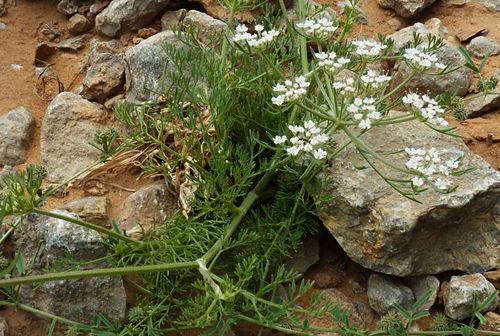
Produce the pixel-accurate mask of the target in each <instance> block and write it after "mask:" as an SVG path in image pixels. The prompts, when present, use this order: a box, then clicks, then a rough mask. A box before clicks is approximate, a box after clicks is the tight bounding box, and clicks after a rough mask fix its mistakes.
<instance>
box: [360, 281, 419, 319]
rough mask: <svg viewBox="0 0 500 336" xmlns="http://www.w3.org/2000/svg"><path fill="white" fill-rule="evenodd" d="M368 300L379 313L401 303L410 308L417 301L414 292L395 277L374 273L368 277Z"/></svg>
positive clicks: (384, 312) (383, 312)
mask: <svg viewBox="0 0 500 336" xmlns="http://www.w3.org/2000/svg"><path fill="white" fill-rule="evenodd" d="M368 302H369V303H370V307H372V309H373V310H375V311H376V312H377V313H379V314H381V315H384V314H386V313H387V312H389V311H390V310H392V309H393V305H394V304H396V303H397V304H399V305H401V306H403V307H404V308H406V309H409V308H410V307H411V305H412V304H413V303H414V302H415V298H414V296H413V292H412V291H411V289H410V288H408V287H406V286H405V285H403V283H402V282H401V281H399V280H398V279H396V278H393V277H387V276H383V275H379V274H372V275H370V278H369V279H368Z"/></svg>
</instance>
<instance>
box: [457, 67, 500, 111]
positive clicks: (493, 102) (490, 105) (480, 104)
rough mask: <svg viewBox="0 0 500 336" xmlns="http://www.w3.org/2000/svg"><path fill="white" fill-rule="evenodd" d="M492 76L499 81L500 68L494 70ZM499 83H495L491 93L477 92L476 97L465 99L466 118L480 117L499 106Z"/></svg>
mask: <svg viewBox="0 0 500 336" xmlns="http://www.w3.org/2000/svg"><path fill="white" fill-rule="evenodd" d="M493 77H495V78H497V80H498V81H499V82H500V70H497V71H495V73H494V74H493ZM499 89H500V84H497V86H496V88H495V89H494V90H492V91H493V92H492V93H488V94H479V95H477V96H476V97H474V98H472V99H469V100H467V101H465V111H466V113H467V118H476V117H480V116H482V115H483V114H485V113H486V112H489V111H492V110H495V109H497V108H499V107H500V93H498V90H499Z"/></svg>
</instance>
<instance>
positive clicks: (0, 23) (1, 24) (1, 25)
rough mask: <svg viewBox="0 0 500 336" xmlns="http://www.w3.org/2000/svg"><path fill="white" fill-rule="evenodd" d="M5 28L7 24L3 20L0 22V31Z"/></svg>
mask: <svg viewBox="0 0 500 336" xmlns="http://www.w3.org/2000/svg"><path fill="white" fill-rule="evenodd" d="M5 29H7V25H6V24H5V23H3V22H0V31H3V30H5Z"/></svg>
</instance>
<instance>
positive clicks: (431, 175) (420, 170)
mask: <svg viewBox="0 0 500 336" xmlns="http://www.w3.org/2000/svg"><path fill="white" fill-rule="evenodd" d="M405 152H406V154H407V155H408V157H409V158H408V161H407V162H406V168H408V169H409V170H411V171H412V172H414V173H415V174H417V176H415V177H414V178H412V184H413V185H414V186H415V187H421V186H423V185H424V184H425V182H426V181H428V182H430V183H432V184H434V186H435V187H436V188H438V189H440V190H447V189H448V188H449V187H450V181H449V180H448V179H446V177H447V176H449V175H450V174H451V173H452V172H453V171H454V170H456V169H457V168H458V167H459V165H460V158H458V159H457V158H455V159H449V160H446V161H445V160H444V159H443V157H442V156H443V155H444V154H445V151H438V150H437V149H436V148H434V147H432V148H429V149H424V148H408V147H407V148H406V149H405Z"/></svg>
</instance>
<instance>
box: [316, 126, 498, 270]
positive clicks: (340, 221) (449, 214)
mask: <svg viewBox="0 0 500 336" xmlns="http://www.w3.org/2000/svg"><path fill="white" fill-rule="evenodd" d="M363 139H364V141H366V143H367V144H369V145H370V147H371V148H372V149H373V150H375V151H384V152H393V151H398V150H401V149H404V148H405V147H417V148H421V147H424V148H427V147H435V148H437V149H446V150H449V151H451V152H452V153H456V154H457V155H459V154H460V155H462V154H463V156H464V157H463V160H462V165H463V167H475V168H476V169H475V171H473V172H471V173H469V174H465V175H463V176H460V177H453V180H452V181H453V183H454V185H456V186H457V187H458V189H457V190H456V191H455V192H453V193H450V194H439V193H437V192H434V191H427V192H425V193H424V194H422V195H420V199H421V201H422V203H417V202H415V201H412V200H409V199H406V198H404V197H403V196H401V195H400V194H399V193H398V192H396V191H395V190H394V189H393V188H391V187H390V186H389V185H388V184H387V183H386V182H385V181H384V180H383V179H381V178H380V177H379V176H378V174H377V173H376V172H375V171H374V170H372V169H370V168H368V165H367V163H366V162H365V161H364V159H363V158H362V157H361V155H360V154H359V153H358V152H357V151H356V150H355V148H353V147H352V146H350V147H348V148H346V149H345V150H344V151H343V152H342V153H341V154H340V155H339V157H338V158H337V159H336V160H334V161H333V162H331V165H330V167H328V168H326V169H325V170H324V171H323V176H326V177H327V181H328V182H324V183H323V184H322V185H321V186H319V185H317V186H314V185H311V189H312V190H313V189H314V188H317V189H316V190H317V191H318V192H320V190H321V192H322V194H324V195H328V196H329V197H331V198H332V201H331V204H330V205H328V206H326V207H323V208H324V210H323V211H322V212H320V218H321V219H322V220H323V223H324V225H325V226H326V227H327V228H328V230H329V231H330V232H331V233H332V235H333V236H334V237H335V239H336V240H337V242H338V243H339V244H340V246H341V247H342V248H343V249H344V251H345V252H346V253H347V255H348V256H349V257H350V258H351V259H353V260H354V261H355V262H357V263H359V264H361V265H362V266H364V267H366V268H369V269H372V270H375V271H377V272H381V273H385V274H393V275H398V276H419V275H425V274H436V273H440V272H444V271H448V270H462V271H469V272H482V271H486V270H488V269H492V268H496V267H498V266H499V265H500V245H499V244H498V241H500V230H499V227H498V225H499V223H500V202H499V197H500V173H499V172H497V171H495V170H494V169H493V168H492V167H491V166H490V165H489V164H488V163H487V162H486V161H484V160H483V159H482V158H480V157H479V156H476V155H474V154H473V153H472V152H471V151H470V150H469V149H468V148H467V147H466V146H465V145H464V144H463V142H462V141H461V140H459V139H456V138H451V137H449V136H446V135H443V134H440V133H437V132H435V131H432V130H431V129H430V128H428V127H427V126H425V125H424V124H422V123H420V122H416V121H415V122H409V123H400V124H393V125H387V126H384V127H378V128H375V129H372V130H370V132H368V133H367V134H365V136H364V137H363ZM336 140H337V141H338V142H339V143H340V144H343V143H345V141H346V140H345V137H339V138H338V139H336ZM390 160H391V163H392V164H394V165H398V166H404V164H405V162H406V160H407V158H406V156H405V155H404V154H402V155H401V156H399V155H391V158H390ZM375 163H376V164H377V167H378V168H379V169H380V170H381V171H382V173H384V174H385V175H387V176H391V177H398V175H397V174H396V173H395V172H394V170H392V169H390V168H386V166H384V165H382V164H380V163H378V162H375ZM359 167H367V168H365V169H359ZM320 177H321V176H320ZM463 237H468V238H467V239H464V238H463Z"/></svg>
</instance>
